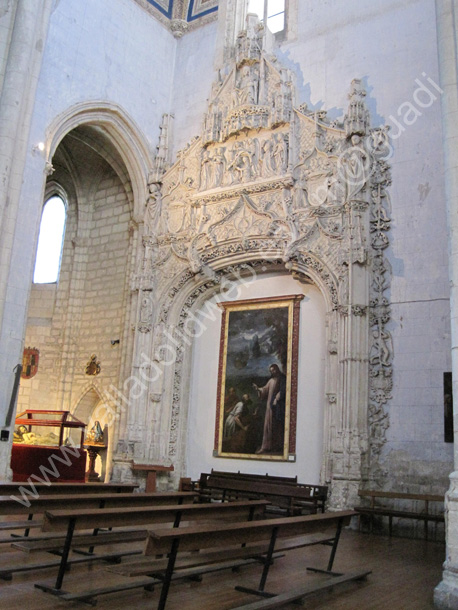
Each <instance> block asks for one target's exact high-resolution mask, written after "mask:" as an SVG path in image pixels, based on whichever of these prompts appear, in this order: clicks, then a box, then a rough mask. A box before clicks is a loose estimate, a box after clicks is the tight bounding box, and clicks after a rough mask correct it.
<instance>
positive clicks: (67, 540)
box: [35, 518, 76, 595]
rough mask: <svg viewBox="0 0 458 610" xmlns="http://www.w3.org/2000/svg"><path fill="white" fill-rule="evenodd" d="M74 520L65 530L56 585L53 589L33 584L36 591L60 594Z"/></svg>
mask: <svg viewBox="0 0 458 610" xmlns="http://www.w3.org/2000/svg"><path fill="white" fill-rule="evenodd" d="M75 524H76V518H75V519H70V522H69V524H68V529H67V535H66V537H65V544H64V548H63V551H62V556H61V559H60V564H59V572H58V573H57V578H56V584H55V586H54V589H53V588H52V587H48V586H47V585H40V584H38V583H37V584H35V587H36V588H37V589H41V590H42V591H46V592H47V593H54V594H56V595H59V594H61V588H62V583H63V581H64V575H65V571H66V570H67V566H68V563H67V561H68V555H69V553H70V548H71V545H72V538H73V532H74V530H75Z"/></svg>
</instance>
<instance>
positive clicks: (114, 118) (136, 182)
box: [45, 101, 152, 220]
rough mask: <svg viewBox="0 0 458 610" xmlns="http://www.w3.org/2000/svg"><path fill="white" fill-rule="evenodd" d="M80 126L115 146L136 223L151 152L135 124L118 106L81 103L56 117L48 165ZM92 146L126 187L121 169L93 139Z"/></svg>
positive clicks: (48, 142) (48, 138) (49, 139)
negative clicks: (66, 136) (64, 140)
mask: <svg viewBox="0 0 458 610" xmlns="http://www.w3.org/2000/svg"><path fill="white" fill-rule="evenodd" d="M81 125H87V126H93V127H94V129H96V130H98V131H99V132H100V133H101V134H102V135H103V136H105V137H106V138H107V139H108V141H109V142H110V143H111V144H112V145H113V146H114V148H115V149H116V151H117V153H119V155H120V158H121V159H122V161H123V163H124V165H125V167H126V169H127V172H128V179H129V180H130V182H131V185H132V192H133V217H134V219H135V220H139V219H140V218H141V216H142V213H143V204H144V202H145V200H146V195H147V193H146V189H147V177H148V171H149V168H150V165H151V159H152V151H151V150H150V148H149V146H148V144H147V142H146V141H145V139H144V138H143V136H142V132H141V129H140V128H139V126H138V125H136V123H135V121H134V120H133V119H132V118H131V117H130V116H129V115H128V114H127V113H126V112H125V111H124V110H123V109H122V108H121V107H120V106H118V105H116V104H111V103H107V102H103V101H93V102H84V103H81V104H76V105H75V106H72V107H71V108H69V109H68V110H66V111H65V112H64V113H62V114H60V115H59V116H57V117H56V118H55V119H54V121H53V122H52V123H51V124H50V125H49V127H48V129H47V133H46V143H45V151H46V157H47V161H48V163H49V164H51V161H52V158H53V156H54V153H55V151H56V149H57V147H58V145H59V143H60V142H61V140H62V139H63V138H64V137H65V135H66V134H68V133H69V132H70V131H72V130H73V129H75V128H76V127H79V126H81ZM91 145H92V146H95V147H97V146H98V147H99V148H98V152H99V153H100V154H102V153H103V154H104V155H105V156H106V155H108V158H107V161H109V163H110V164H111V165H112V167H113V168H114V169H115V171H117V173H118V175H119V177H120V179H121V180H122V181H123V183H125V181H126V176H123V171H122V168H121V167H120V164H119V162H118V161H117V159H116V158H114V157H113V156H110V155H109V151H106V150H104V149H103V148H102V147H100V145H99V144H97V142H96V141H95V139H94V140H93V141H92V143H91Z"/></svg>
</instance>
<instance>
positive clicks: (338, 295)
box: [120, 21, 393, 508]
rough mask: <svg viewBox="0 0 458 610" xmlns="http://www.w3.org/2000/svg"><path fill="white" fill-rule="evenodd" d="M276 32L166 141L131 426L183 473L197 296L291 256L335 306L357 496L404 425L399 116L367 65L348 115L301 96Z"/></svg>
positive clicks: (330, 399) (337, 430) (243, 56)
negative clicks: (386, 110) (397, 383)
mask: <svg viewBox="0 0 458 610" xmlns="http://www.w3.org/2000/svg"><path fill="white" fill-rule="evenodd" d="M262 39H263V36H262V26H261V25H260V24H259V23H257V22H253V21H251V22H250V24H249V27H248V29H247V30H246V31H244V32H242V33H241V34H240V35H239V36H238V39H237V48H236V52H235V55H234V56H235V59H234V60H233V62H232V64H230V65H228V66H227V67H226V70H225V71H224V73H219V74H218V78H217V80H216V82H215V83H214V85H213V87H212V94H211V98H210V100H209V103H208V110H207V112H206V114H205V117H204V121H203V130H202V133H201V135H200V136H196V137H195V138H194V139H193V140H192V141H191V142H190V143H189V144H188V145H187V146H186V147H185V148H184V149H183V150H181V151H180V152H179V153H178V155H177V159H176V162H175V163H174V164H173V165H172V166H171V167H169V168H168V169H166V166H165V164H164V154H162V153H163V151H164V142H162V143H161V146H162V148H161V150H162V153H161V155H162V156H160V159H158V161H157V163H156V164H155V166H154V167H153V168H152V172H151V175H152V178H151V182H150V185H149V198H148V201H147V202H146V204H145V205H146V207H145V220H144V223H143V238H142V239H140V240H139V241H138V243H139V254H138V260H139V264H138V266H137V273H136V274H135V276H134V277H133V281H132V289H133V294H134V295H136V299H137V302H136V304H134V305H133V308H134V309H133V311H135V312H136V313H135V315H136V316H137V322H136V324H135V326H134V327H133V328H134V330H135V339H134V364H133V370H132V377H134V376H137V378H140V379H142V380H143V382H142V383H143V384H144V385H145V387H146V391H144V392H141V391H136V392H135V393H134V392H133V390H131V394H130V396H129V412H128V413H127V415H126V424H125V426H124V429H121V430H120V441H121V443H124V444H125V445H128V444H130V445H132V443H133V447H134V448H133V452H134V456H133V457H134V459H135V460H137V461H140V460H141V461H151V462H155V463H160V461H161V460H162V461H163V462H164V463H165V462H167V463H169V461H170V460H171V461H172V462H173V463H174V465H175V473H176V476H177V477H178V476H180V473H181V471H183V470H184V463H185V449H184V447H185V431H186V418H187V409H188V395H187V394H188V393H187V388H188V386H189V374H190V373H189V353H190V345H191V344H192V339H191V338H190V335H189V328H190V327H191V326H190V322H191V320H192V312H193V311H194V310H195V309H196V308H197V306H198V305H199V304H201V303H202V302H203V301H204V300H206V299H207V298H209V297H210V296H211V295H212V294H214V293H215V292H217V291H218V290H220V289H221V286H222V283H223V281H224V279H225V278H228V277H234V276H237V275H238V274H239V275H240V274H241V275H243V274H245V273H254V272H256V271H259V270H260V269H270V270H272V269H278V270H281V271H282V272H285V269H286V270H288V271H289V272H291V273H292V274H294V275H295V277H302V278H305V280H304V281H313V282H314V283H315V284H317V286H318V287H319V288H320V290H321V291H322V293H323V295H324V298H325V302H326V306H327V317H328V328H327V332H328V336H327V345H328V350H327V361H326V367H327V374H326V379H327V387H326V388H325V395H324V396H323V403H324V407H325V410H326V412H325V422H326V430H325V442H324V447H325V449H324V455H323V467H322V480H323V482H327V483H329V484H330V485H331V492H332V493H331V500H330V503H331V506H332V507H333V508H342V507H345V506H352V505H353V504H354V502H355V500H356V498H357V490H358V487H359V486H360V485H361V483H362V482H364V481H365V480H367V479H368V478H369V477H370V471H371V467H373V466H374V464H375V462H376V460H377V459H378V455H379V453H380V450H381V448H382V446H383V444H384V442H385V440H386V436H385V435H386V430H387V428H388V425H389V422H388V415H387V412H386V410H385V405H386V403H387V400H388V399H389V398H390V391H391V388H392V379H391V362H392V357H393V347H392V341H391V335H390V333H389V331H388V330H387V327H386V325H387V322H388V320H389V317H390V306H389V302H388V300H387V297H386V296H385V295H386V291H387V288H388V287H389V282H390V267H389V264H388V262H387V260H386V258H385V256H384V250H385V248H386V247H387V245H388V230H389V228H390V215H389V214H390V207H389V201H388V194H387V187H388V186H389V184H390V175H389V168H388V165H387V163H386V162H385V157H386V156H387V153H388V139H387V130H386V128H377V129H371V127H370V116H369V112H368V110H367V108H366V105H365V102H364V97H365V92H364V90H363V89H362V86H361V82H360V81H358V80H354V81H353V82H352V84H351V90H350V95H349V100H350V101H349V108H348V112H347V114H346V115H345V117H344V120H343V123H342V124H339V123H337V122H332V123H331V122H330V121H329V120H328V119H327V116H326V112H324V111H320V112H312V111H309V110H308V109H307V107H306V105H302V106H299V107H295V106H294V103H293V100H294V93H295V90H294V85H293V78H292V75H291V73H290V72H289V71H288V70H287V69H285V68H283V67H281V66H280V65H279V63H278V62H277V61H276V59H275V58H273V57H271V56H268V55H267V54H266V53H265V52H264V51H263V49H262ZM158 150H159V149H158ZM368 287H369V291H368ZM134 300H135V299H134ZM153 301H154V307H153ZM150 331H151V332H150ZM368 346H369V347H368ZM145 354H146V355H147V356H145ZM148 359H149V361H148ZM171 361H172V363H171ZM151 395H158V396H162V402H161V405H159V404H155V403H154V404H153V405H152V403H151V401H150V400H149V396H151ZM361 422H365V423H364V424H362V423H361Z"/></svg>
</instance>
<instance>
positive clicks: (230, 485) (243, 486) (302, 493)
mask: <svg viewBox="0 0 458 610" xmlns="http://www.w3.org/2000/svg"><path fill="white" fill-rule="evenodd" d="M206 484H207V487H208V488H212V489H220V490H223V491H224V490H227V491H233V492H241V493H245V494H253V495H261V496H266V497H283V498H295V499H298V500H300V499H302V500H310V499H312V498H314V499H317V498H318V499H323V496H324V498H325V497H326V492H325V490H327V488H323V487H321V486H319V485H305V484H296V485H289V484H281V483H270V482H269V481H250V480H244V479H239V478H236V477H234V478H232V479H231V478H230V477H227V476H219V475H216V474H211V475H210V476H209V477H208V479H207V483H206Z"/></svg>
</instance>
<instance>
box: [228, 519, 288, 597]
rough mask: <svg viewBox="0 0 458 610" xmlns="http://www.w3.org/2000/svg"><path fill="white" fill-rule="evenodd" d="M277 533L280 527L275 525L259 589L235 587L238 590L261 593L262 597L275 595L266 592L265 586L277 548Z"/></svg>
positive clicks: (254, 593)
mask: <svg viewBox="0 0 458 610" xmlns="http://www.w3.org/2000/svg"><path fill="white" fill-rule="evenodd" d="M277 534H278V527H275V528H274V529H273V531H272V536H271V537H270V542H269V549H268V551H267V554H266V558H265V559H264V568H263V570H262V575H261V580H260V581H259V587H258V588H257V589H250V588H248V587H239V586H236V587H235V589H236V590H237V591H241V592H242V593H252V594H253V595H259V596H261V597H274V594H273V593H266V592H265V591H264V587H265V586H266V581H267V575H268V573H269V568H270V566H271V564H272V556H273V553H274V549H275V543H276V541H277Z"/></svg>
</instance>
